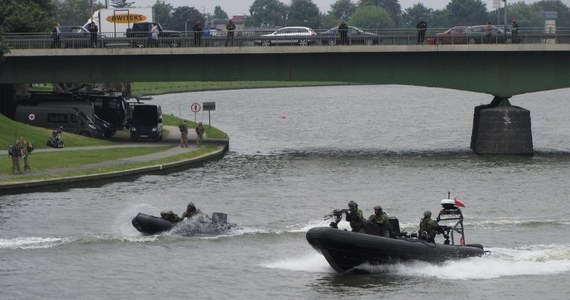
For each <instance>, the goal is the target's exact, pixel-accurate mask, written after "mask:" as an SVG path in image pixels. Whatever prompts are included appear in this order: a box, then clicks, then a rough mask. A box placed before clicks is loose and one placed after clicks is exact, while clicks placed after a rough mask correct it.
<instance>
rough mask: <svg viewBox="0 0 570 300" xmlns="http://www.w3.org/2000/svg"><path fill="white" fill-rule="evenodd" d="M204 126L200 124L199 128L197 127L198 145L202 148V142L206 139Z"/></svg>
mask: <svg viewBox="0 0 570 300" xmlns="http://www.w3.org/2000/svg"><path fill="white" fill-rule="evenodd" d="M204 130H205V129H204V125H202V122H200V123H198V126H196V144H197V145H198V147H201V146H202V140H203V138H204Z"/></svg>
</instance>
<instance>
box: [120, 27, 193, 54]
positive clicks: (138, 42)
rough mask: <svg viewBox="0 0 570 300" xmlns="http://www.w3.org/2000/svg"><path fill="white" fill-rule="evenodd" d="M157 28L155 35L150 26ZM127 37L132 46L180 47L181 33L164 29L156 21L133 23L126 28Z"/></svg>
mask: <svg viewBox="0 0 570 300" xmlns="http://www.w3.org/2000/svg"><path fill="white" fill-rule="evenodd" d="M153 26H156V27H157V29H158V34H157V36H153V32H152V28H153ZM127 38H128V39H129V41H130V44H131V46H132V47H134V48H145V47H180V43H181V41H182V33H181V32H180V31H176V30H165V29H163V28H162V26H161V25H160V23H158V22H139V23H133V26H132V28H127Z"/></svg>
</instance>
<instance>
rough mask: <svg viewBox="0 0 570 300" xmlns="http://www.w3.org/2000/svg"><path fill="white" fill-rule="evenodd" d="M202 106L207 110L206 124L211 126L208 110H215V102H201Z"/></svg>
mask: <svg viewBox="0 0 570 300" xmlns="http://www.w3.org/2000/svg"><path fill="white" fill-rule="evenodd" d="M202 106H203V107H204V110H207V111H208V126H209V127H210V128H212V124H211V122H210V111H212V110H216V102H202Z"/></svg>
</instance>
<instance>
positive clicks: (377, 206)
mask: <svg viewBox="0 0 570 300" xmlns="http://www.w3.org/2000/svg"><path fill="white" fill-rule="evenodd" d="M374 210H379V211H382V206H380V205H376V206H374Z"/></svg>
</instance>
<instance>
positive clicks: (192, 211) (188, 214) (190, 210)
mask: <svg viewBox="0 0 570 300" xmlns="http://www.w3.org/2000/svg"><path fill="white" fill-rule="evenodd" d="M200 213H202V212H201V211H200V210H199V209H197V208H196V205H194V203H193V202H190V203H188V206H187V207H186V211H185V212H183V213H182V216H180V220H184V218H188V219H190V218H192V217H193V216H195V215H197V214H200Z"/></svg>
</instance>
